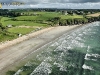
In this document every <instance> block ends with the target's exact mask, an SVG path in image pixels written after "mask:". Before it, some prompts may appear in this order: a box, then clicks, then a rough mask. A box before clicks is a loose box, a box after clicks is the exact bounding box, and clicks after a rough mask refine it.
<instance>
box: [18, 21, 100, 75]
mask: <svg viewBox="0 0 100 75" xmlns="http://www.w3.org/2000/svg"><path fill="white" fill-rule="evenodd" d="M42 49H43V50H44V51H43V52H42V53H40V54H39V55H37V57H36V59H34V60H33V61H29V62H28V63H27V64H26V65H25V66H24V67H23V68H21V71H20V74H23V75H25V74H26V75H100V23H99V22H94V23H91V24H88V25H85V26H83V27H81V28H79V29H77V30H73V31H72V33H70V34H67V33H66V34H64V35H63V36H61V37H60V38H58V39H56V40H55V41H53V42H52V43H51V44H50V45H49V46H46V47H44V48H42ZM17 73H18V72H17Z"/></svg>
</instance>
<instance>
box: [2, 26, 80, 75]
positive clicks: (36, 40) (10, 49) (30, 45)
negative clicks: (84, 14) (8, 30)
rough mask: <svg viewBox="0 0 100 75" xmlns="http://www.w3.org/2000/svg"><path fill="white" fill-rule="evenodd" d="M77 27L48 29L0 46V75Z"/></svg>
mask: <svg viewBox="0 0 100 75" xmlns="http://www.w3.org/2000/svg"><path fill="white" fill-rule="evenodd" d="M78 27H79V26H78V25H73V26H57V27H50V28H46V29H43V30H40V31H37V32H34V33H30V34H27V35H24V36H22V37H19V38H17V39H14V40H12V41H7V42H5V43H3V44H0V75H3V72H5V70H6V71H7V70H9V66H10V65H12V64H14V63H15V62H16V61H18V60H19V61H20V60H21V59H23V58H24V57H25V56H27V55H29V54H30V53H32V52H33V51H35V50H37V49H38V48H40V47H42V46H43V45H45V44H47V43H48V42H50V41H53V40H54V39H56V38H57V37H60V36H61V35H63V34H64V33H66V32H68V31H69V30H72V29H73V28H75V29H76V28H78ZM10 67H11V66H10Z"/></svg>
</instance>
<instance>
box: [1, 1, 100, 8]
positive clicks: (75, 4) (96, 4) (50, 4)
mask: <svg viewBox="0 0 100 75" xmlns="http://www.w3.org/2000/svg"><path fill="white" fill-rule="evenodd" d="M13 2H19V3H22V4H21V5H19V6H18V5H17V6H16V4H15V5H13V4H12V3H13ZM0 3H1V4H2V9H22V8H69V9H100V0H95V1H91V0H0Z"/></svg>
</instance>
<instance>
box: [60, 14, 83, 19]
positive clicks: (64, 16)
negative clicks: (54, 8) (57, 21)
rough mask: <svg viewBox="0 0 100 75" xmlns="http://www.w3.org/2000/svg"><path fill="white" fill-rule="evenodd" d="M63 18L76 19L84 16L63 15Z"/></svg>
mask: <svg viewBox="0 0 100 75" xmlns="http://www.w3.org/2000/svg"><path fill="white" fill-rule="evenodd" d="M60 17H61V19H75V18H81V19H82V18H83V16H82V15H61V16H60Z"/></svg>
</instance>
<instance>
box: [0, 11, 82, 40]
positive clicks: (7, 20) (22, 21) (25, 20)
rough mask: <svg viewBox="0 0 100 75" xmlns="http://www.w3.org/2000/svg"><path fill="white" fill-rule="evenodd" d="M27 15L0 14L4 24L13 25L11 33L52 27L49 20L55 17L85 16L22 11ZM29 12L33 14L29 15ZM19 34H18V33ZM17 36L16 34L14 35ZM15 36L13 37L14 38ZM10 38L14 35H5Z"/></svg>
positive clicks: (0, 20)
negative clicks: (11, 15) (9, 15)
mask: <svg viewBox="0 0 100 75" xmlns="http://www.w3.org/2000/svg"><path fill="white" fill-rule="evenodd" d="M22 13H23V14H24V15H26V16H24V15H23V16H18V17H3V16H0V22H1V23H2V25H3V26H5V27H6V26H9V25H12V27H11V28H8V30H7V31H8V32H10V33H11V34H15V35H16V34H20V33H21V34H23V35H24V34H28V33H30V32H31V31H33V30H35V29H36V28H38V27H39V28H46V27H50V25H49V21H48V20H51V19H53V18H55V17H60V18H61V19H75V18H81V19H82V18H83V16H82V15H62V13H61V12H45V11H42V12H28V11H27V12H25V11H24V12H22ZM29 14H31V15H30V16H29ZM20 26H30V27H31V26H32V28H25V27H23V28H20ZM3 36H4V35H2V36H0V39H2V37H3ZM17 36H18V35H17ZM14 37H15V36H14ZM14 37H13V38H14ZM9 38H12V37H9V36H8V37H7V38H6V37H5V38H3V39H5V40H9Z"/></svg>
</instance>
